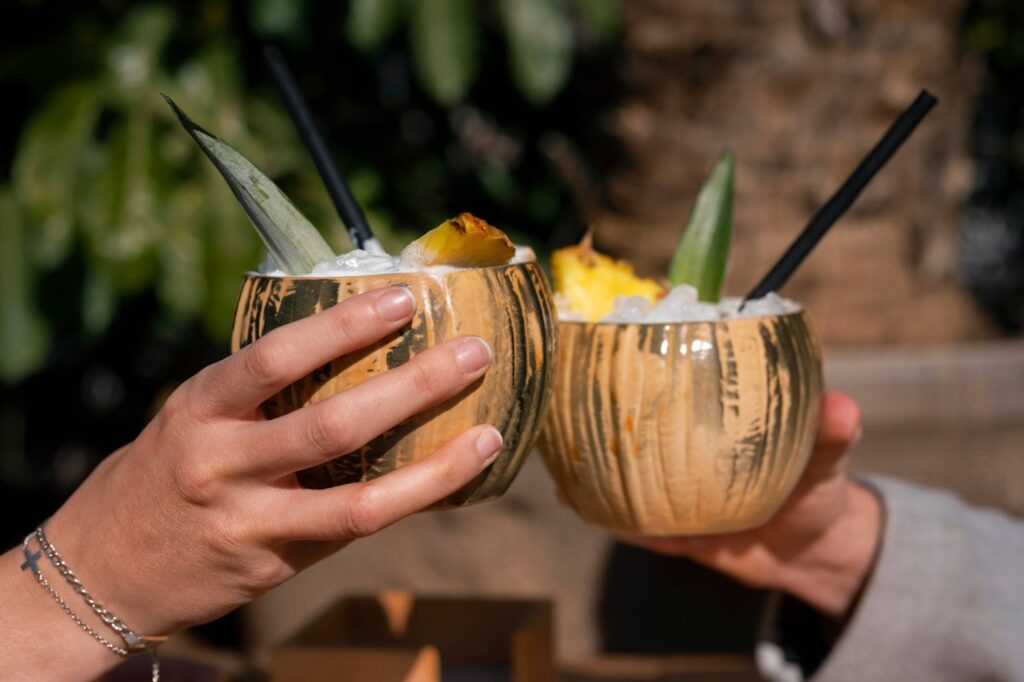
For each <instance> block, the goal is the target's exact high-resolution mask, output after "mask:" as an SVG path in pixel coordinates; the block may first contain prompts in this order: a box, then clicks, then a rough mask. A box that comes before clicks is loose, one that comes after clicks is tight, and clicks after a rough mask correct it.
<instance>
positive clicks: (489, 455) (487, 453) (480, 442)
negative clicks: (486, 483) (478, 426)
mask: <svg viewBox="0 0 1024 682" xmlns="http://www.w3.org/2000/svg"><path fill="white" fill-rule="evenodd" d="M502 442H503V441H502V438H501V433H500V432H499V431H498V429H496V428H494V427H493V426H492V427H489V428H486V429H484V432H483V433H481V434H480V435H479V436H478V437H477V439H476V451H477V452H478V453H480V456H481V457H483V458H484V466H488V465H489V464H490V463H491V462H493V461H494V460H495V458H497V456H498V454H499V453H500V452H501V444H502Z"/></svg>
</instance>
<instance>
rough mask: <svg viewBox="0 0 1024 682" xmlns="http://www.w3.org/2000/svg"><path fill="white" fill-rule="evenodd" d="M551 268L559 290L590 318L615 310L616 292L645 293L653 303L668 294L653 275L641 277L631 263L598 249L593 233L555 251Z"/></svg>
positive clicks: (572, 305)
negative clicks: (577, 242) (592, 239)
mask: <svg viewBox="0 0 1024 682" xmlns="http://www.w3.org/2000/svg"><path fill="white" fill-rule="evenodd" d="M551 272H552V274H553V275H554V278H555V292H556V293H558V294H561V295H562V297H564V300H565V302H566V303H567V304H568V305H569V308H570V310H571V311H572V312H575V313H578V314H580V315H582V316H583V318H584V319H585V320H587V321H588V322H597V321H598V320H600V319H601V318H602V317H604V316H605V315H609V314H611V312H612V311H613V310H614V308H615V297H616V296H643V297H645V298H647V299H649V300H650V301H651V302H652V303H653V302H657V300H658V299H659V298H661V297H662V296H663V295H664V294H665V288H664V287H663V286H662V285H660V284H658V283H657V282H656V281H654V280H653V279H645V278H643V277H637V276H636V274H635V273H634V272H633V266H632V265H630V264H629V263H627V262H625V261H620V260H615V259H614V258H611V257H609V256H606V255H604V254H602V253H598V252H597V251H595V250H594V247H593V244H592V241H591V235H590V233H587V236H585V237H584V238H583V241H581V242H580V243H579V244H577V245H576V246H569V247H566V248H564V249H558V250H557V251H555V252H554V253H553V254H551Z"/></svg>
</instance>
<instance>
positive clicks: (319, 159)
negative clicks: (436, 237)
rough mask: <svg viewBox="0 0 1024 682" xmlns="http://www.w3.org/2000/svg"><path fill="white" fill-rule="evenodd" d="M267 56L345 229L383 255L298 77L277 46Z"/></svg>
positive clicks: (359, 244) (361, 246)
mask: <svg viewBox="0 0 1024 682" xmlns="http://www.w3.org/2000/svg"><path fill="white" fill-rule="evenodd" d="M263 56H264V57H265V58H266V60H267V63H268V64H269V65H270V73H271V75H272V76H273V77H274V83H275V84H276V85H277V89H278V90H279V91H280V92H281V97H282V98H283V99H284V103H285V106H287V107H288V112H289V113H290V114H291V116H292V120H293V121H295V127H296V128H298V130H299V134H300V135H301V136H302V140H303V141H304V142H305V143H306V147H307V148H309V153H310V155H312V157H313V162H314V163H315V164H316V169H317V170H318V171H319V172H320V178H321V179H322V180H323V181H324V186H325V187H326V188H327V193H328V194H329V195H331V201H333V202H334V208H335V209H336V210H337V211H338V215H340V216H341V220H342V222H344V223H345V227H346V228H347V229H348V235H349V237H350V238H351V239H352V243H353V244H354V245H355V246H356V248H358V249H366V250H367V251H372V252H377V253H383V252H384V249H383V247H381V245H380V242H379V241H377V238H376V237H374V236H373V232H371V231H370V225H369V224H368V223H367V222H366V216H365V215H364V214H363V209H362V208H360V206H359V204H358V203H356V200H355V199H354V198H353V197H352V192H350V191H349V189H348V185H347V184H346V183H345V178H344V177H343V176H342V174H341V170H340V169H339V168H338V165H337V164H336V163H335V162H334V158H333V157H332V156H331V153H330V152H329V151H327V143H326V142H325V141H324V136H323V135H322V134H321V133H320V129H319V128H317V125H316V123H315V122H314V121H313V116H312V114H310V113H309V106H307V105H306V101H305V99H303V97H302V93H301V92H299V86H298V85H297V84H296V83H295V77H294V76H292V73H291V71H290V70H289V69H288V65H287V64H285V61H284V56H283V55H282V54H281V51H280V50H278V49H277V48H276V47H266V48H264V50H263Z"/></svg>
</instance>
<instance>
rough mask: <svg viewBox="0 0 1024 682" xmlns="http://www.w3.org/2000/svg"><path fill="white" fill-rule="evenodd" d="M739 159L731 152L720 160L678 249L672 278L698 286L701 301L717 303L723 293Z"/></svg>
mask: <svg viewBox="0 0 1024 682" xmlns="http://www.w3.org/2000/svg"><path fill="white" fill-rule="evenodd" d="M734 176H735V160H734V158H733V153H732V150H731V149H726V150H725V151H723V152H722V155H721V156H720V157H719V158H718V161H717V162H716V163H715V166H714V168H712V169H711V174H710V175H708V179H707V180H705V181H704V185H703V187H701V189H700V193H699V194H698V195H697V200H696V201H695V202H694V203H693V211H692V212H691V213H690V220H689V222H688V223H687V224H686V229H685V230H684V231H683V236H682V238H681V239H680V240H679V246H677V247H676V253H675V255H674V256H673V257H672V264H671V265H670V266H669V270H668V278H669V281H670V282H672V284H673V285H679V284H689V285H690V286H693V287H696V289H697V297H698V298H699V299H700V300H701V301H709V302H712V303H714V302H717V301H718V299H719V297H720V296H721V292H722V280H724V279H725V270H726V266H727V265H728V263H729V243H730V241H731V238H732V195H733V178H734Z"/></svg>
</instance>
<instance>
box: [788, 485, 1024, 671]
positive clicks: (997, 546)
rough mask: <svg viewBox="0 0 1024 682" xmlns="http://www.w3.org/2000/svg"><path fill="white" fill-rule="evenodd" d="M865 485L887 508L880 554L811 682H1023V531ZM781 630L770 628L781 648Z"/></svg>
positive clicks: (910, 492) (942, 496)
mask: <svg viewBox="0 0 1024 682" xmlns="http://www.w3.org/2000/svg"><path fill="white" fill-rule="evenodd" d="M868 483H869V485H871V487H872V488H874V489H875V490H877V492H878V495H879V497H880V499H881V500H882V501H883V503H884V506H885V530H884V534H883V537H882V542H881V547H880V550H879V553H878V557H877V559H876V561H875V564H874V566H873V568H872V570H871V574H870V576H869V577H868V579H867V582H866V584H865V585H864V589H863V593H862V594H861V596H860V598H859V600H858V602H857V604H856V607H855V609H854V610H853V611H852V612H851V613H850V614H849V617H848V619H847V620H846V622H845V626H844V627H843V628H842V631H841V632H840V634H839V636H838V638H837V639H836V641H835V643H834V645H833V646H832V648H831V651H829V652H828V656H827V657H826V658H825V660H824V661H823V663H822V665H821V667H820V668H819V669H818V670H817V673H816V674H815V675H814V678H813V679H814V680H816V681H818V682H831V681H833V680H836V681H839V680H849V679H865V680H869V679H902V680H950V681H953V680H978V679H987V680H1011V679H1013V680H1016V679H1022V678H1024V648H1022V647H1021V641H1022V637H1024V634H1022V633H1024V582H1022V580H1024V524H1022V523H1021V522H1020V521H1018V520H1015V519H1012V518H1010V517H1009V516H1006V515H1005V514H1001V513H998V512H995V511H990V510H985V509H979V508H975V507H970V506H968V505H966V504H964V503H963V502H962V501H960V500H959V499H957V498H956V497H954V496H953V495H950V494H948V493H944V492H938V491H934V490H927V489H924V488H920V487H917V486H914V485H910V484H907V483H901V482H898V481H895V480H890V479H885V478H871V479H869V480H868ZM780 607H781V608H785V604H784V603H783V604H780ZM777 614H778V611H776V613H775V614H771V613H770V614H769V616H770V617H771V616H772V615H777ZM784 623H785V620H783V619H777V618H776V619H775V625H776V627H775V628H773V629H774V630H775V635H776V637H775V639H776V641H777V642H778V643H780V644H782V645H783V646H785V645H786V644H787V643H788V642H787V640H789V639H791V635H792V632H791V631H789V629H788V628H787V627H786V625H785V624H784ZM791 623H792V624H795V625H797V627H799V626H800V623H799V621H798V620H797V621H791Z"/></svg>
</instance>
